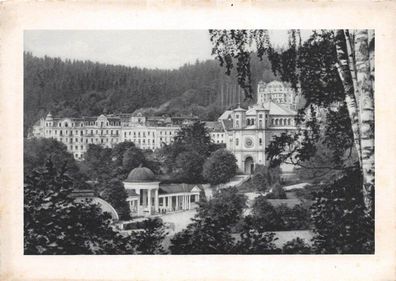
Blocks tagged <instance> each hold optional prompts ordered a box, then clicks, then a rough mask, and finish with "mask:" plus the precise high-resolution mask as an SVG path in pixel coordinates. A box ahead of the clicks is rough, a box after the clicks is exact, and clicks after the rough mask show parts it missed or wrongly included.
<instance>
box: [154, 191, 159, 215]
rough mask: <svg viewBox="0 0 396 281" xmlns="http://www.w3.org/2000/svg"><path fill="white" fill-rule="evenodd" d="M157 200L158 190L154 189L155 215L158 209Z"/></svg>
mask: <svg viewBox="0 0 396 281" xmlns="http://www.w3.org/2000/svg"><path fill="white" fill-rule="evenodd" d="M158 201H159V198H158V189H156V190H155V198H154V203H155V204H154V206H155V212H156V213H158V212H159V208H158V205H159V202H158Z"/></svg>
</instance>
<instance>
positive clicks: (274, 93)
mask: <svg viewBox="0 0 396 281" xmlns="http://www.w3.org/2000/svg"><path fill="white" fill-rule="evenodd" d="M270 101H272V102H275V103H277V104H280V105H282V106H284V107H287V108H290V109H293V110H295V109H296V104H297V95H296V93H295V91H294V90H293V89H292V88H291V87H290V85H289V84H287V83H283V82H279V81H272V82H270V83H265V82H263V81H260V82H259V83H258V85H257V104H265V103H268V102H270Z"/></svg>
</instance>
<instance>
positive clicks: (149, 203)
mask: <svg viewBox="0 0 396 281" xmlns="http://www.w3.org/2000/svg"><path fill="white" fill-rule="evenodd" d="M147 193H148V209H149V214H150V215H151V190H150V189H147Z"/></svg>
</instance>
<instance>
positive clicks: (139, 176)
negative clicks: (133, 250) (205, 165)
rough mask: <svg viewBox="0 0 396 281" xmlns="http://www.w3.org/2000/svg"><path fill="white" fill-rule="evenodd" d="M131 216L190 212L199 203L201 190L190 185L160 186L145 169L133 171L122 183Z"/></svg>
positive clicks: (140, 168)
mask: <svg viewBox="0 0 396 281" xmlns="http://www.w3.org/2000/svg"><path fill="white" fill-rule="evenodd" d="M124 187H125V189H126V191H127V193H128V198H127V201H128V203H129V208H130V210H131V213H132V215H138V216H151V215H155V214H160V213H166V212H175V211H182V210H190V209H192V208H194V207H196V206H195V205H196V204H195V202H198V201H199V194H200V191H201V188H200V187H198V186H197V185H192V184H184V183H180V184H161V185H160V182H159V181H158V180H157V179H156V177H155V175H154V173H153V172H152V171H151V170H150V169H149V168H146V167H141V166H140V167H138V168H135V169H133V170H132V171H131V172H130V173H129V175H128V177H127V178H126V179H125V181H124Z"/></svg>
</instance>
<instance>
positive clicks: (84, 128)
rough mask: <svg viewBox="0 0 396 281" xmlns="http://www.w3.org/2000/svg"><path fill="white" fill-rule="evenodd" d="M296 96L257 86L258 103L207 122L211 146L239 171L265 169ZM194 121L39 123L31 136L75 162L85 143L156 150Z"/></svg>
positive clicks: (291, 122) (106, 118)
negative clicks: (50, 142)
mask: <svg viewBox="0 0 396 281" xmlns="http://www.w3.org/2000/svg"><path fill="white" fill-rule="evenodd" d="M295 108H296V94H295V93H294V91H293V90H292V89H291V88H290V87H289V86H287V85H286V84H284V83H282V82H278V81H273V82H270V83H268V84H266V83H264V82H259V83H258V87H257V104H255V105H253V106H250V107H249V108H247V109H244V108H241V107H239V106H238V107H236V108H234V109H233V110H227V111H225V112H224V113H223V114H222V115H221V116H220V117H219V119H218V120H217V121H210V122H206V126H207V128H208V130H209V132H210V136H211V138H212V141H213V142H214V143H223V144H225V146H226V148H227V149H228V150H230V151H231V152H233V153H234V155H235V157H236V159H237V163H238V167H239V169H240V170H241V171H242V172H245V173H248V174H250V173H252V172H253V169H254V166H255V165H256V164H260V165H265V164H266V157H265V147H266V146H267V145H268V143H269V141H270V140H271V139H272V136H274V135H279V134H281V133H282V132H287V131H289V130H295V129H296V124H295V117H296V114H297V113H296V111H295ZM196 120H197V118H195V117H148V116H143V115H142V114H140V113H138V114H118V115H100V116H97V117H81V118H55V117H53V116H52V115H51V114H50V113H49V114H48V115H47V116H46V118H42V119H40V120H39V121H38V122H37V123H36V124H35V125H34V126H33V131H32V136H33V137H44V138H53V139H56V140H58V141H60V142H62V143H64V144H65V145H66V146H67V149H68V151H70V152H71V153H73V155H74V157H75V158H76V159H80V160H81V159H83V157H84V153H85V152H86V151H87V149H88V146H89V144H98V145H102V146H104V147H113V146H114V145H116V144H117V143H120V142H124V141H131V142H134V143H135V145H136V146H138V147H140V148H142V149H151V150H155V149H157V148H160V147H161V146H163V145H164V144H170V143H171V142H172V141H173V138H174V136H175V135H176V134H177V131H178V130H180V128H181V127H182V126H183V125H187V124H190V123H192V122H194V121H196Z"/></svg>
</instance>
